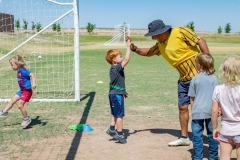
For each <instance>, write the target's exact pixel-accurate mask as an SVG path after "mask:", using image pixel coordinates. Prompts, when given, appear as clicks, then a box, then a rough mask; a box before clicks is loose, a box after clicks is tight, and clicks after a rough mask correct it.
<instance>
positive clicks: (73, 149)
mask: <svg viewBox="0 0 240 160" xmlns="http://www.w3.org/2000/svg"><path fill="white" fill-rule="evenodd" d="M95 94H96V93H95V92H90V93H89V94H86V95H85V96H84V97H83V98H81V99H80V101H83V100H85V99H87V98H88V102H87V104H86V106H85V108H84V111H83V113H82V118H81V119H80V121H79V124H85V123H86V121H87V118H88V114H89V110H90V108H91V106H92V103H93V100H94V97H95ZM81 138H82V131H81V132H79V131H77V132H76V134H75V136H74V138H73V140H72V144H71V147H70V149H69V151H68V154H67V157H66V160H73V159H75V156H76V153H77V150H78V147H79V144H80V140H81Z"/></svg>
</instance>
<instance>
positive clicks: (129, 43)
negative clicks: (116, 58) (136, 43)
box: [122, 39, 131, 68]
mask: <svg viewBox="0 0 240 160" xmlns="http://www.w3.org/2000/svg"><path fill="white" fill-rule="evenodd" d="M130 45H131V41H130V39H127V50H126V55H125V58H124V59H123V61H122V68H124V67H125V66H126V65H127V64H128V62H129V61H130V52H131V49H130Z"/></svg>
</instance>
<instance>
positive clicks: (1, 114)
mask: <svg viewBox="0 0 240 160" xmlns="http://www.w3.org/2000/svg"><path fill="white" fill-rule="evenodd" d="M7 116H8V112H3V111H1V112H0V118H6V117H7Z"/></svg>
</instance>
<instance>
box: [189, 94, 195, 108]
mask: <svg viewBox="0 0 240 160" xmlns="http://www.w3.org/2000/svg"><path fill="white" fill-rule="evenodd" d="M194 99H195V97H190V106H191V109H192V107H193V103H194Z"/></svg>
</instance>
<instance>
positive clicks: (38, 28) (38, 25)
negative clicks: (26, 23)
mask: <svg viewBox="0 0 240 160" xmlns="http://www.w3.org/2000/svg"><path fill="white" fill-rule="evenodd" d="M36 29H37V32H39V31H41V29H42V25H41V23H40V22H37V24H36Z"/></svg>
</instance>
